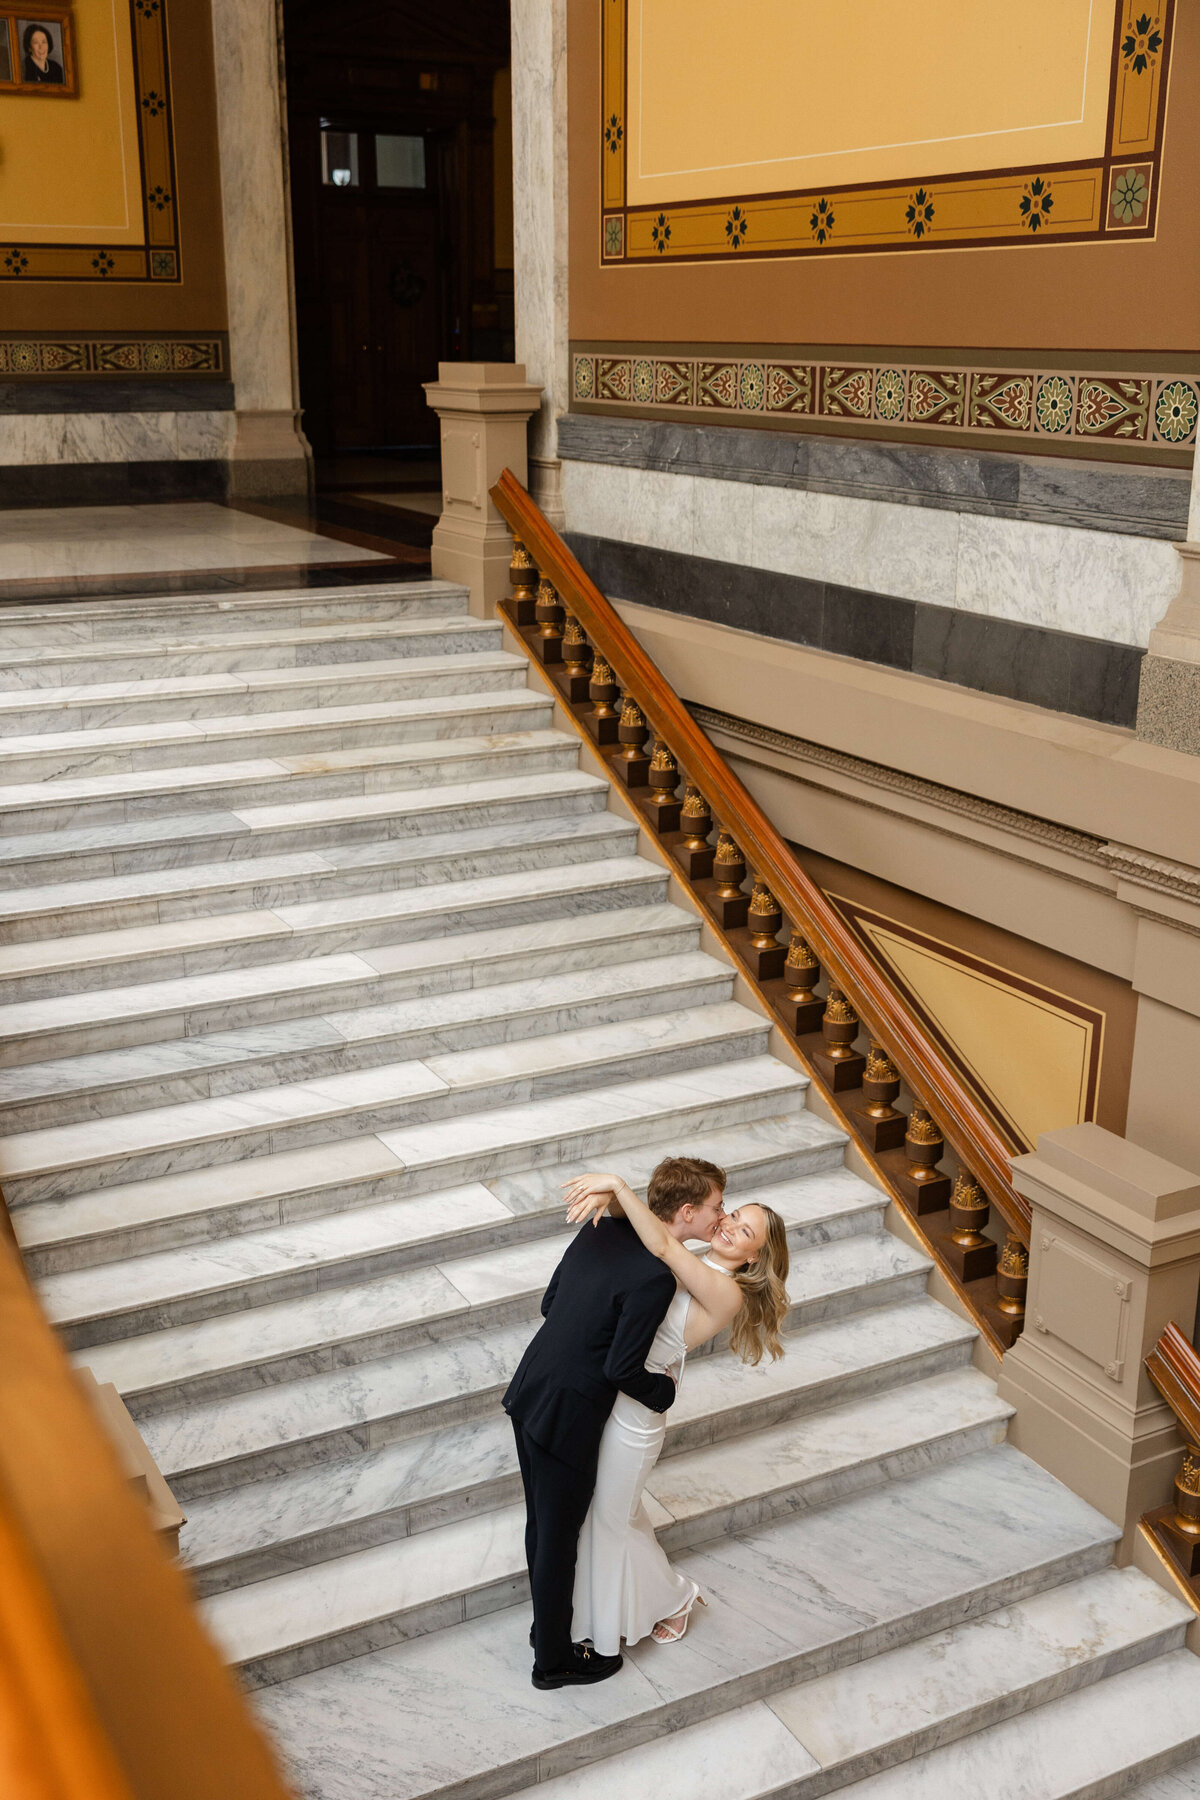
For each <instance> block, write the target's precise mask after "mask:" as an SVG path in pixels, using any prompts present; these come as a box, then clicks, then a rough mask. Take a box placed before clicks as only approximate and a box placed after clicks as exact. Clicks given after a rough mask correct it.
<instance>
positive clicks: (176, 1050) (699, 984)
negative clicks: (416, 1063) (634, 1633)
mask: <svg viewBox="0 0 1200 1800" xmlns="http://www.w3.org/2000/svg"><path fill="white" fill-rule="evenodd" d="M732 992H733V971H732V969H730V968H729V966H728V965H727V964H726V963H722V962H718V961H717V959H716V958H715V957H711V956H707V955H705V954H703V953H702V952H699V951H693V952H690V953H685V954H684V955H681V956H670V957H666V958H662V959H660V958H658V957H653V958H643V959H642V960H641V961H639V962H635V963H616V964H613V965H611V966H610V967H608V968H601V969H594V968H592V969H580V970H578V971H570V972H565V973H562V974H558V975H551V976H545V977H535V978H534V979H533V980H530V981H516V982H503V983H500V984H498V985H496V986H493V987H482V988H460V989H457V990H456V991H454V992H452V993H446V994H433V995H430V996H429V997H428V998H425V999H421V1000H401V1001H396V1002H394V1003H393V1004H391V1005H390V1006H373V1007H359V1008H357V1009H355V1010H354V1011H351V1012H334V1013H326V1014H320V1013H318V1014H313V1015H311V1016H309V1017H308V1018H306V1019H302V1020H286V1021H284V1022H283V1023H282V1024H279V1025H272V1024H263V1025H252V1026H246V1027H244V1028H243V1029H242V1030H241V1031H225V1032H213V1033H211V1034H210V1035H209V1036H207V1037H194V1038H182V1039H177V1040H175V1041H173V1042H169V1043H162V1044H152V1045H135V1046H133V1047H132V1048H131V1049H128V1050H110V1051H102V1052H98V1053H95V1054H93V1055H91V1056H76V1057H67V1058H65V1059H63V1060H62V1061H60V1062H51V1063H22V1064H18V1065H17V1066H16V1067H14V1068H10V1069H3V1070H0V1133H3V1134H5V1135H8V1134H11V1133H14V1132H28V1131H39V1130H46V1129H51V1128H54V1127H58V1126H61V1125H68V1124H74V1123H76V1122H78V1121H81V1120H87V1119H97V1118H109V1117H112V1116H113V1115H114V1114H116V1113H126V1112H139V1111H143V1110H145V1109H147V1108H149V1107H153V1106H174V1105H181V1104H183V1103H185V1102H190V1101H196V1100H205V1099H211V1098H217V1097H219V1096H221V1095H225V1094H238V1093H245V1092H247V1091H249V1090H250V1089H254V1088H259V1087H267V1086H273V1085H275V1084H277V1083H282V1082H285V1081H300V1080H304V1081H312V1080H316V1079H318V1078H320V1077H324V1076H328V1075H342V1074H345V1073H347V1072H348V1071H350V1070H352V1069H369V1068H373V1067H374V1066H375V1065H376V1064H378V1063H390V1062H399V1061H402V1060H405V1059H407V1058H411V1057H423V1056H426V1055H430V1054H434V1053H437V1052H439V1051H451V1050H465V1049H468V1048H474V1049H485V1048H488V1047H490V1046H492V1045H495V1044H502V1043H504V1044H507V1043H515V1042H517V1041H518V1040H520V1039H523V1038H530V1037H538V1036H540V1035H542V1034H543V1033H548V1032H561V1031H566V1030H568V1029H570V1028H576V1029H582V1028H586V1027H590V1026H593V1025H612V1024H618V1023H620V1022H621V1021H623V1020H630V1019H640V1018H645V1017H647V1016H649V1015H651V1014H653V1013H659V1012H667V1011H671V1012H677V1011H679V1010H680V1009H681V1008H684V1007H694V1006H705V1005H708V1004H710V1003H711V1002H715V1001H722V1000H729V999H730V998H731V997H732Z"/></svg>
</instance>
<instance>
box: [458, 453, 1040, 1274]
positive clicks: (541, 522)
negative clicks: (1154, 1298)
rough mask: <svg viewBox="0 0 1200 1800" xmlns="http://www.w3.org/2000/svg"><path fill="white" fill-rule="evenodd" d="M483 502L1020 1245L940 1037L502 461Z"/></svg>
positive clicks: (1008, 1194) (996, 1139) (977, 1112)
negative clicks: (925, 1027) (888, 976)
mask: <svg viewBox="0 0 1200 1800" xmlns="http://www.w3.org/2000/svg"><path fill="white" fill-rule="evenodd" d="M491 499H492V501H493V503H494V505H495V506H496V508H497V510H498V511H499V512H500V513H501V515H502V516H503V517H504V519H505V520H506V521H507V523H508V525H509V526H510V527H511V529H512V531H513V533H514V535H515V536H516V537H517V538H518V539H519V540H520V541H521V543H522V544H524V545H525V547H526V549H527V550H528V551H529V552H530V554H531V555H532V557H533V559H534V561H535V562H536V564H537V566H538V568H539V570H540V571H541V572H542V574H543V575H544V576H545V577H547V578H548V579H549V580H550V581H551V582H553V584H554V586H555V588H556V589H557V590H558V592H559V594H560V595H561V596H562V598H563V602H564V604H565V605H566V608H567V611H568V612H570V613H572V614H573V615H574V616H575V617H576V618H577V619H578V620H579V623H580V624H581V625H582V627H583V628H584V630H585V631H586V633H587V635H588V637H589V638H590V639H591V640H592V642H593V643H594V644H595V646H596V648H597V649H598V651H599V652H600V653H601V654H602V655H603V657H604V658H605V660H606V661H607V662H608V663H609V664H610V666H611V667H612V668H613V669H614V670H615V672H616V674H617V676H618V678H619V679H620V681H621V683H622V685H623V686H624V687H625V688H626V689H627V691H628V692H629V693H631V694H632V695H633V697H634V698H635V699H636V701H637V703H638V705H639V707H640V708H641V710H642V712H643V714H644V715H645V717H646V718H647V720H648V721H649V723H650V725H651V726H652V727H653V729H654V730H655V732H657V734H658V735H659V736H660V737H661V738H662V739H664V741H665V742H666V743H667V744H668V745H669V746H670V748H671V750H672V752H673V754H674V755H675V757H676V759H677V761H678V762H679V763H680V764H681V766H683V767H684V768H686V770H687V772H688V776H689V779H691V780H692V781H694V782H695V783H696V784H697V786H699V787H700V789H701V791H702V792H703V794H704V796H705V798H706V799H707V800H708V802H709V804H710V806H711V807H712V810H713V812H714V813H715V814H716V816H717V818H718V820H719V821H720V823H721V825H722V826H723V828H724V829H725V830H727V831H728V832H729V833H730V834H731V835H732V836H733V837H734V838H735V840H736V841H737V843H738V845H739V846H740V848H741V849H742V851H743V852H744V854H745V857H746V860H747V862H748V863H749V865H750V867H751V869H752V871H753V872H754V874H755V875H756V876H758V878H759V879H760V880H762V881H764V882H766V884H767V885H768V887H769V888H770V889H771V892H772V893H773V894H774V896H775V898H776V900H777V901H778V902H779V904H780V905H781V907H782V908H783V911H784V913H785V914H786V915H787V916H788V917H789V918H790V919H791V921H792V923H793V925H794V926H795V928H796V929H797V930H799V931H802V932H803V934H804V936H805V938H806V939H807V940H808V941H809V943H810V944H811V946H812V948H813V950H814V951H815V952H816V953H817V955H818V956H819V957H820V960H821V961H822V962H823V963H824V965H825V967H826V969H827V970H828V971H829V976H830V980H831V982H833V983H834V984H835V985H836V986H837V987H839V988H841V989H842V990H843V991H844V992H845V993H847V994H848V995H849V996H850V997H851V998H852V1000H853V1001H854V1004H855V1007H856V1009H857V1011H858V1013H859V1016H860V1017H861V1019H862V1020H863V1023H864V1025H865V1026H866V1028H867V1030H868V1031H869V1033H870V1035H871V1036H872V1037H873V1038H874V1039H875V1041H877V1042H878V1043H880V1044H882V1045H883V1046H884V1047H885V1048H886V1050H887V1053H888V1055H889V1056H890V1057H891V1058H892V1060H893V1061H894V1062H895V1064H896V1066H897V1068H898V1069H899V1070H900V1073H901V1074H902V1076H903V1077H904V1079H905V1081H906V1082H907V1084H908V1086H909V1088H910V1090H911V1091H912V1092H913V1093H914V1094H915V1095H918V1096H919V1097H920V1099H921V1101H922V1103H923V1104H925V1105H926V1106H928V1107H929V1109H930V1110H931V1111H932V1112H933V1114H934V1116H935V1118H936V1120H937V1124H938V1125H939V1126H940V1128H941V1130H942V1133H943V1135H944V1136H945V1138H946V1139H947V1140H948V1141H949V1142H950V1144H951V1145H952V1146H953V1148H954V1150H955V1152H956V1153H957V1155H958V1157H959V1158H960V1160H961V1162H962V1163H964V1164H965V1165H966V1166H967V1167H968V1168H969V1169H970V1170H971V1172H972V1173H973V1174H974V1175H975V1177H976V1178H977V1179H978V1180H979V1181H980V1182H981V1183H982V1184H983V1186H984V1188H985V1189H986V1190H987V1193H988V1195H989V1197H990V1198H991V1199H992V1200H993V1201H994V1202H995V1204H996V1206H997V1208H998V1210H999V1212H1000V1214H1001V1216H1002V1217H1003V1219H1004V1221H1005V1223H1006V1225H1007V1226H1008V1227H1009V1229H1010V1230H1011V1231H1012V1232H1013V1233H1014V1234H1015V1235H1016V1236H1017V1237H1018V1238H1020V1240H1021V1241H1022V1242H1023V1243H1026V1244H1027V1243H1028V1241H1029V1224H1030V1208H1029V1204H1028V1202H1027V1201H1026V1200H1025V1198H1024V1196H1023V1195H1021V1194H1019V1193H1018V1192H1017V1190H1016V1188H1015V1187H1014V1186H1013V1182H1012V1173H1011V1159H1012V1156H1013V1154H1014V1152H1015V1151H1017V1150H1018V1149H1019V1148H1021V1147H1020V1146H1017V1145H1016V1144H1015V1143H1011V1144H1010V1143H1007V1142H1006V1141H1005V1139H1004V1138H1003V1137H1002V1136H1001V1134H1000V1132H999V1131H998V1130H997V1129H996V1127H995V1125H994V1124H993V1123H992V1121H991V1120H990V1119H989V1118H988V1117H987V1115H986V1113H985V1112H984V1111H983V1109H982V1107H981V1106H980V1104H979V1102H978V1100H977V1099H976V1097H975V1096H974V1094H972V1093H971V1092H970V1090H969V1089H968V1088H967V1087H966V1086H965V1085H964V1083H963V1082H962V1081H961V1080H960V1079H959V1077H958V1075H957V1074H956V1072H955V1071H954V1069H952V1068H951V1066H950V1064H949V1063H948V1062H947V1061H946V1059H945V1057H944V1056H943V1055H942V1053H941V1051H940V1050H939V1049H938V1047H937V1045H936V1044H934V1043H933V1042H932V1041H931V1040H930V1038H929V1037H928V1036H927V1034H926V1033H925V1032H924V1031H922V1029H921V1028H920V1027H919V1026H918V1025H917V1023H916V1021H915V1020H914V1019H913V1018H912V1016H911V1014H910V1013H909V1012H908V1011H907V1010H906V1008H905V1006H904V1005H903V1003H902V1002H901V1000H900V999H899V997H898V996H897V995H896V993H895V992H894V991H893V989H892V988H891V987H890V986H889V984H888V983H887V981H886V980H885V978H884V976H883V975H882V974H881V972H880V971H879V969H878V968H877V967H876V965H875V964H874V963H873V962H872V961H871V959H870V957H869V956H868V955H867V954H866V952H865V951H864V950H863V948H862V946H861V945H860V944H859V943H858V941H857V939H856V938H855V937H854V936H853V934H852V933H851V931H850V930H849V928H848V927H847V926H846V924H845V922H844V921H843V920H842V918H841V917H840V915H839V914H838V913H837V911H836V910H835V908H834V907H833V906H832V905H831V904H830V902H829V901H828V900H827V899H826V897H825V895H824V894H823V893H822V891H821V889H820V888H819V887H818V886H817V884H816V883H815V882H814V881H813V880H812V878H811V877H810V876H809V875H808V874H807V873H806V872H805V870H804V869H803V868H802V867H801V865H800V863H799V862H798V861H797V859H796V857H795V856H794V855H793V854H792V852H791V850H790V849H789V848H788V845H787V843H786V842H785V840H784V839H783V838H782V837H781V836H780V834H779V832H778V831H776V829H775V827H774V826H773V825H772V824H771V821H770V820H769V819H768V818H767V817H766V814H765V813H764V812H763V811H762V808H761V807H760V806H759V805H758V802H757V801H756V800H755V799H754V798H753V796H752V795H751V794H750V793H749V792H748V791H747V789H746V788H745V787H744V786H743V784H742V782H741V781H740V780H739V779H738V777H737V776H736V775H735V774H734V772H733V770H732V769H731V768H730V767H729V765H728V764H727V763H726V761H725V760H724V758H723V757H722V756H721V755H720V753H719V752H718V751H717V750H716V749H715V748H714V746H713V745H712V743H711V742H710V741H709V739H708V737H707V736H706V735H705V733H704V732H703V730H702V729H701V728H700V726H699V725H697V723H696V722H695V720H694V719H693V718H692V716H691V714H690V713H689V712H688V710H687V708H686V707H685V706H684V704H683V702H682V701H681V700H680V699H679V696H678V695H677V694H676V693H675V692H674V690H673V689H672V688H671V687H670V685H669V684H668V682H667V681H666V679H665V677H664V676H663V675H662V673H661V671H660V670H659V669H658V667H657V666H656V665H655V663H654V662H653V661H652V660H651V658H650V657H649V656H648V655H647V654H646V652H645V651H644V650H643V649H642V647H641V645H640V644H639V643H638V641H637V639H636V638H635V637H634V635H633V633H632V632H631V631H630V630H629V628H628V626H627V625H626V624H625V623H624V621H623V620H622V619H621V617H620V615H619V614H618V613H617V612H616V611H615V609H614V608H613V607H612V605H611V604H610V603H609V601H608V600H606V599H605V597H604V595H603V594H602V593H601V592H600V590H599V589H598V588H597V587H596V585H595V583H594V582H593V581H592V580H591V578H590V577H589V576H588V574H587V573H586V571H585V570H584V569H583V568H582V566H581V565H580V563H579V562H578V561H577V560H576V558H575V557H574V556H573V555H572V553H571V551H570V549H569V548H568V546H567V545H566V544H564V543H563V541H562V539H561V538H560V537H559V536H558V534H557V532H556V531H554V529H553V527H552V526H550V525H549V524H548V522H547V521H546V519H545V518H544V517H543V515H542V513H541V512H540V510H539V509H538V507H537V506H536V505H535V503H534V501H533V500H532V499H531V498H530V496H529V494H528V493H527V492H526V491H525V489H524V488H523V487H522V486H521V483H520V482H519V481H518V480H517V479H516V477H515V476H514V475H513V474H512V472H511V470H509V469H506V470H505V471H504V473H503V475H501V477H500V480H499V481H498V482H497V484H496V486H495V487H494V488H492V490H491Z"/></svg>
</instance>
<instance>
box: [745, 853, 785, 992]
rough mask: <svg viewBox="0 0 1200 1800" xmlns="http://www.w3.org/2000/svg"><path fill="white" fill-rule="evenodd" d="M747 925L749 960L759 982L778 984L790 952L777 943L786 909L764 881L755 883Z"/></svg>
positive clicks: (747, 959) (756, 880) (752, 971)
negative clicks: (748, 928)
mask: <svg viewBox="0 0 1200 1800" xmlns="http://www.w3.org/2000/svg"><path fill="white" fill-rule="evenodd" d="M753 886H754V891H753V893H752V894H751V896H750V910H749V912H748V913H747V915H746V923H747V925H748V926H749V927H750V930H751V932H752V934H753V935H752V937H751V939H750V951H749V954H748V956H747V958H746V961H747V962H748V963H749V965H750V970H751V973H752V974H753V976H754V978H755V980H756V981H775V980H777V979H778V978H779V976H780V975H782V974H783V967H784V961H785V958H786V955H787V952H786V951H785V950H784V947H783V945H782V944H781V943H779V942H778V933H779V932H780V931H781V930H782V928H783V908H782V907H781V906H780V904H779V902H778V900H776V898H775V896H774V894H773V893H772V892H771V890H770V888H769V887H768V886H767V884H766V882H765V881H759V880H758V879H757V878H756V879H755V881H754V884H753Z"/></svg>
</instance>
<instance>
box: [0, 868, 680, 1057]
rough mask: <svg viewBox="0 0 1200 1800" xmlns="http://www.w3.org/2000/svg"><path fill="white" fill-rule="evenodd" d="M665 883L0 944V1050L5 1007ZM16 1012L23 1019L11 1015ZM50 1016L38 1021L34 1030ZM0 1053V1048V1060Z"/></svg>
mask: <svg viewBox="0 0 1200 1800" xmlns="http://www.w3.org/2000/svg"><path fill="white" fill-rule="evenodd" d="M667 883H668V874H667V871H666V869H665V868H663V867H662V866H661V864H658V863H651V862H647V861H644V860H643V859H642V858H640V857H637V856H617V857H610V858H606V859H604V860H603V861H596V862H586V863H566V864H562V865H560V866H559V867H557V868H555V867H551V868H548V869H531V870H524V869H522V870H517V871H515V872H514V873H512V874H508V875H483V876H476V877H475V878H473V879H471V880H465V881H447V882H439V883H436V884H430V885H429V886H427V887H410V888H393V889H391V890H390V891H388V892H385V893H382V894H353V895H346V896H344V897H338V898H336V899H330V900H320V901H309V902H307V903H301V904H300V905H298V906H281V907H278V908H273V909H267V908H265V907H264V908H260V909H257V910H246V911H244V912H240V913H207V914H204V915H202V916H201V917H199V918H193V919H172V920H170V921H168V923H166V924H164V925H141V926H133V927H131V928H129V929H127V930H118V931H99V932H84V933H81V934H80V935H79V936H78V937H65V938H38V939H32V940H30V941H28V942H26V943H22V944H3V945H0V1046H2V1045H3V1042H4V1039H5V1037H6V1036H7V1035H8V1033H7V1031H6V1026H7V1025H8V1024H9V1023H10V1022H11V1014H10V1010H9V1009H11V1008H16V1007H18V1006H21V1003H23V1002H29V1003H34V1004H36V1003H39V1002H40V1003H43V1004H45V1005H47V1006H49V1005H52V1004H53V1002H54V1001H55V1000H62V999H67V1000H68V1001H69V1002H72V1003H73V996H74V993H75V990H77V989H78V987H79V985H80V984H81V983H82V982H85V981H86V984H87V999H86V1002H85V1006H84V1007H76V1010H75V1013H74V1016H75V1018H76V1020H77V1022H82V1014H83V1012H84V1011H85V1010H86V1011H87V1012H91V1011H93V1010H95V1009H98V1010H100V1011H101V1012H102V1011H103V1001H102V1000H101V999H100V995H101V993H102V992H103V990H104V989H106V988H123V987H127V986H129V985H130V984H132V983H135V982H136V983H138V984H139V985H140V984H142V983H146V982H151V981H156V982H157V981H169V980H180V979H183V978H185V977H187V976H201V975H208V974H219V973H221V972H223V971H225V972H227V971H229V970H233V969H241V968H255V969H262V968H263V967H264V966H265V965H267V964H270V963H274V962H293V961H295V960H296V959H297V958H301V959H305V958H308V957H315V956H337V955H339V954H345V955H355V954H366V953H367V952H369V951H370V950H372V949H375V948H377V947H379V946H382V945H391V946H398V945H403V944H416V943H432V942H435V941H436V940H437V939H439V938H445V937H451V936H456V935H459V934H463V933H467V932H472V931H490V930H494V929H497V928H499V927H501V926H503V925H505V924H509V923H511V924H514V925H516V924H525V923H529V922H532V921H533V920H537V919H561V918H564V917H568V916H570V917H574V916H576V915H578V914H581V913H593V912H615V911H620V910H622V909H625V908H634V907H636V908H641V907H645V906H651V905H661V904H664V903H665V902H666V897H667ZM22 1010H24V1009H23V1008H22ZM52 1017H53V1015H52V1014H46V1015H44V1019H45V1020H49V1019H51V1018H52ZM2 1060H3V1052H2V1049H0V1061H2Z"/></svg>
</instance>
